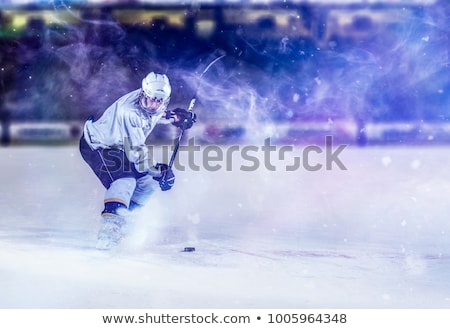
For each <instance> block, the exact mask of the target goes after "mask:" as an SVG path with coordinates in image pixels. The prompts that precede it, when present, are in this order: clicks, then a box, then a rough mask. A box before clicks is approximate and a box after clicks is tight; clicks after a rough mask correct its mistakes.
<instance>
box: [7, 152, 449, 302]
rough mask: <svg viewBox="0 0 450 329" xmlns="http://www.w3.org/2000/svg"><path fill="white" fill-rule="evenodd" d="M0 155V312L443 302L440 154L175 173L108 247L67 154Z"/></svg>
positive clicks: (90, 188) (87, 178) (93, 196)
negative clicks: (309, 167)
mask: <svg viewBox="0 0 450 329" xmlns="http://www.w3.org/2000/svg"><path fill="white" fill-rule="evenodd" d="M182 156H183V155H182ZM0 157H1V159H2V162H1V164H0V181H1V182H2V189H1V191H0V193H1V196H0V291H1V294H0V307H1V308H346V307H352V308H416V307H418V308H446V307H449V306H450V281H449V280H448V273H449V271H450V251H449V250H450V249H449V247H450V241H449V240H450V239H449V234H450V221H449V220H448V216H449V215H448V214H449V208H450V205H449V202H448V198H449V193H448V192H449V190H450V171H449V170H448V163H450V152H449V150H448V148H446V147H434V148H420V147H405V148H400V147H390V148H387V147H384V148H376V147H372V148H361V149H358V148H347V149H346V150H345V151H344V152H343V153H342V161H343V162H344V163H345V165H346V167H347V169H348V170H346V171H342V170H337V169H334V170H331V171H326V170H322V171H317V172H309V171H306V170H304V169H299V170H297V171H295V172H286V171H284V170H283V168H282V167H281V165H282V163H281V162H280V163H277V165H278V168H277V170H276V171H273V172H272V171H269V170H267V169H265V168H260V169H258V170H256V171H254V172H243V171H240V170H239V166H238V163H237V165H236V166H234V168H233V170H231V171H226V170H225V169H222V170H219V171H217V172H208V171H205V170H200V171H194V170H186V171H183V172H180V171H178V172H176V175H177V182H176V185H175V187H174V189H173V190H171V191H169V192H164V193H163V192H158V193H155V194H154V196H153V198H152V200H151V201H150V202H149V204H148V205H147V206H146V207H145V208H144V209H143V210H142V212H141V213H140V214H139V215H138V216H137V217H138V218H137V219H136V221H135V222H134V223H133V224H132V226H131V230H130V234H129V237H128V239H127V240H125V241H124V242H123V244H122V245H121V246H120V248H118V249H117V250H114V251H107V252H105V251H99V250H96V249H95V248H94V247H95V244H96V234H97V230H98V226H99V212H100V211H101V209H102V199H103V193H104V190H103V187H102V186H101V185H100V184H99V183H98V182H97V180H96V178H95V176H94V175H93V174H92V173H91V172H90V169H89V168H88V167H87V165H85V164H84V163H83V162H82V159H81V157H80V155H79V154H78V151H77V148H76V146H65V147H52V148H51V147H38V146H36V147H10V148H2V149H0ZM287 160H289V159H287ZM287 160H286V161H287ZM186 246H194V247H195V248H196V251H195V252H193V253H185V252H181V250H183V248H184V247H186Z"/></svg>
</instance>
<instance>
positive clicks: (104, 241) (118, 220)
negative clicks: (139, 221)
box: [96, 216, 125, 250]
mask: <svg viewBox="0 0 450 329" xmlns="http://www.w3.org/2000/svg"><path fill="white" fill-rule="evenodd" d="M124 225H125V220H124V219H123V218H122V217H120V216H104V217H103V218H102V225H101V227H100V230H99V231H98V235H97V245H96V248H97V249H100V250H109V249H112V248H114V247H116V246H117V245H118V244H119V242H120V240H121V239H122V238H123V236H124V232H123V228H124Z"/></svg>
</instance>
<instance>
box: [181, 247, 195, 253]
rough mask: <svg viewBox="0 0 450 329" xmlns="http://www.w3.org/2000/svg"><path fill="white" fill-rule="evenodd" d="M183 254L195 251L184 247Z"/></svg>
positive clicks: (193, 248) (192, 248)
mask: <svg viewBox="0 0 450 329" xmlns="http://www.w3.org/2000/svg"><path fill="white" fill-rule="evenodd" d="M183 251H184V252H193V251H195V247H184V250H183Z"/></svg>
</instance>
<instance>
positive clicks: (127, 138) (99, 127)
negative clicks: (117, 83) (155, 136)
mask: <svg viewBox="0 0 450 329" xmlns="http://www.w3.org/2000/svg"><path fill="white" fill-rule="evenodd" d="M140 93H141V89H137V90H134V91H132V92H130V93H128V94H126V95H124V96H122V97H121V98H119V99H118V100H117V101H115V102H114V103H113V104H112V105H111V106H109V107H108V108H107V109H106V111H105V112H104V113H103V114H102V116H101V117H100V118H99V119H98V120H96V121H87V122H86V124H85V126H84V138H85V139H86V142H87V143H88V144H89V146H90V147H91V148H92V149H93V150H97V149H100V148H115V149H120V150H123V151H124V152H125V154H126V156H127V158H128V160H129V161H130V162H132V163H134V164H135V167H136V169H137V170H138V171H139V172H148V173H150V174H153V175H157V174H159V173H160V171H159V170H157V169H156V168H154V166H155V163H154V162H153V159H149V155H148V149H147V147H146V145H145V141H146V139H147V137H148V136H149V135H150V133H151V132H152V130H153V129H154V128H155V126H156V124H160V123H162V124H167V123H170V121H169V120H167V119H165V118H163V116H164V113H165V112H164V111H160V113H158V114H155V115H150V114H148V113H146V112H145V110H142V109H141V108H140V105H139V95H140ZM164 110H165V109H164Z"/></svg>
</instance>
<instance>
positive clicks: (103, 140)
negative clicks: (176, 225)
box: [80, 72, 196, 249]
mask: <svg viewBox="0 0 450 329" xmlns="http://www.w3.org/2000/svg"><path fill="white" fill-rule="evenodd" d="M170 94H171V86H170V82H169V79H168V77H167V76H166V75H165V74H158V73H154V72H151V73H149V74H148V75H147V76H146V77H145V78H144V79H143V80H142V87H141V88H139V89H137V90H134V91H132V92H130V93H128V94H126V95H124V96H122V97H121V98H119V99H118V100H117V101H115V102H114V103H113V104H112V105H111V106H109V107H108V108H107V109H106V111H105V112H104V113H103V114H102V116H101V117H100V118H98V119H97V120H93V119H92V118H90V119H89V120H88V121H87V122H86V123H85V125H84V131H83V136H82V138H81V140H80V152H81V155H82V157H83V159H84V160H85V161H86V162H87V163H88V164H89V166H90V167H91V168H92V170H93V171H94V173H95V174H96V175H97V177H98V178H99V179H100V181H101V182H102V184H103V186H105V188H106V193H105V199H104V209H103V211H102V224H101V227H100V230H99V232H98V242H97V248H98V249H110V248H112V247H113V246H115V245H117V244H118V243H119V241H120V240H121V238H122V237H123V235H124V232H123V228H124V225H125V224H126V219H127V216H129V215H130V213H131V212H132V211H133V210H135V209H136V208H138V207H141V206H142V205H144V204H145V202H146V201H147V200H148V199H149V197H150V195H151V194H152V193H153V191H154V189H155V184H156V186H158V183H159V187H160V188H161V190H162V191H167V190H170V189H171V188H172V186H173V185H174V183H175V176H174V173H173V171H172V169H171V168H169V167H168V165H167V164H162V163H155V162H153V159H151V158H150V156H149V152H148V149H147V147H146V145H145V141H146V139H147V137H148V136H149V134H150V133H151V132H152V130H153V128H154V127H155V125H156V124H160V123H163V124H169V123H172V124H173V125H174V126H176V127H179V128H181V129H189V128H191V127H192V125H193V123H194V122H195V119H196V117H195V114H194V113H192V112H191V111H186V110H184V109H180V108H177V109H175V110H173V111H168V110H167V106H168V104H169V101H170Z"/></svg>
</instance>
